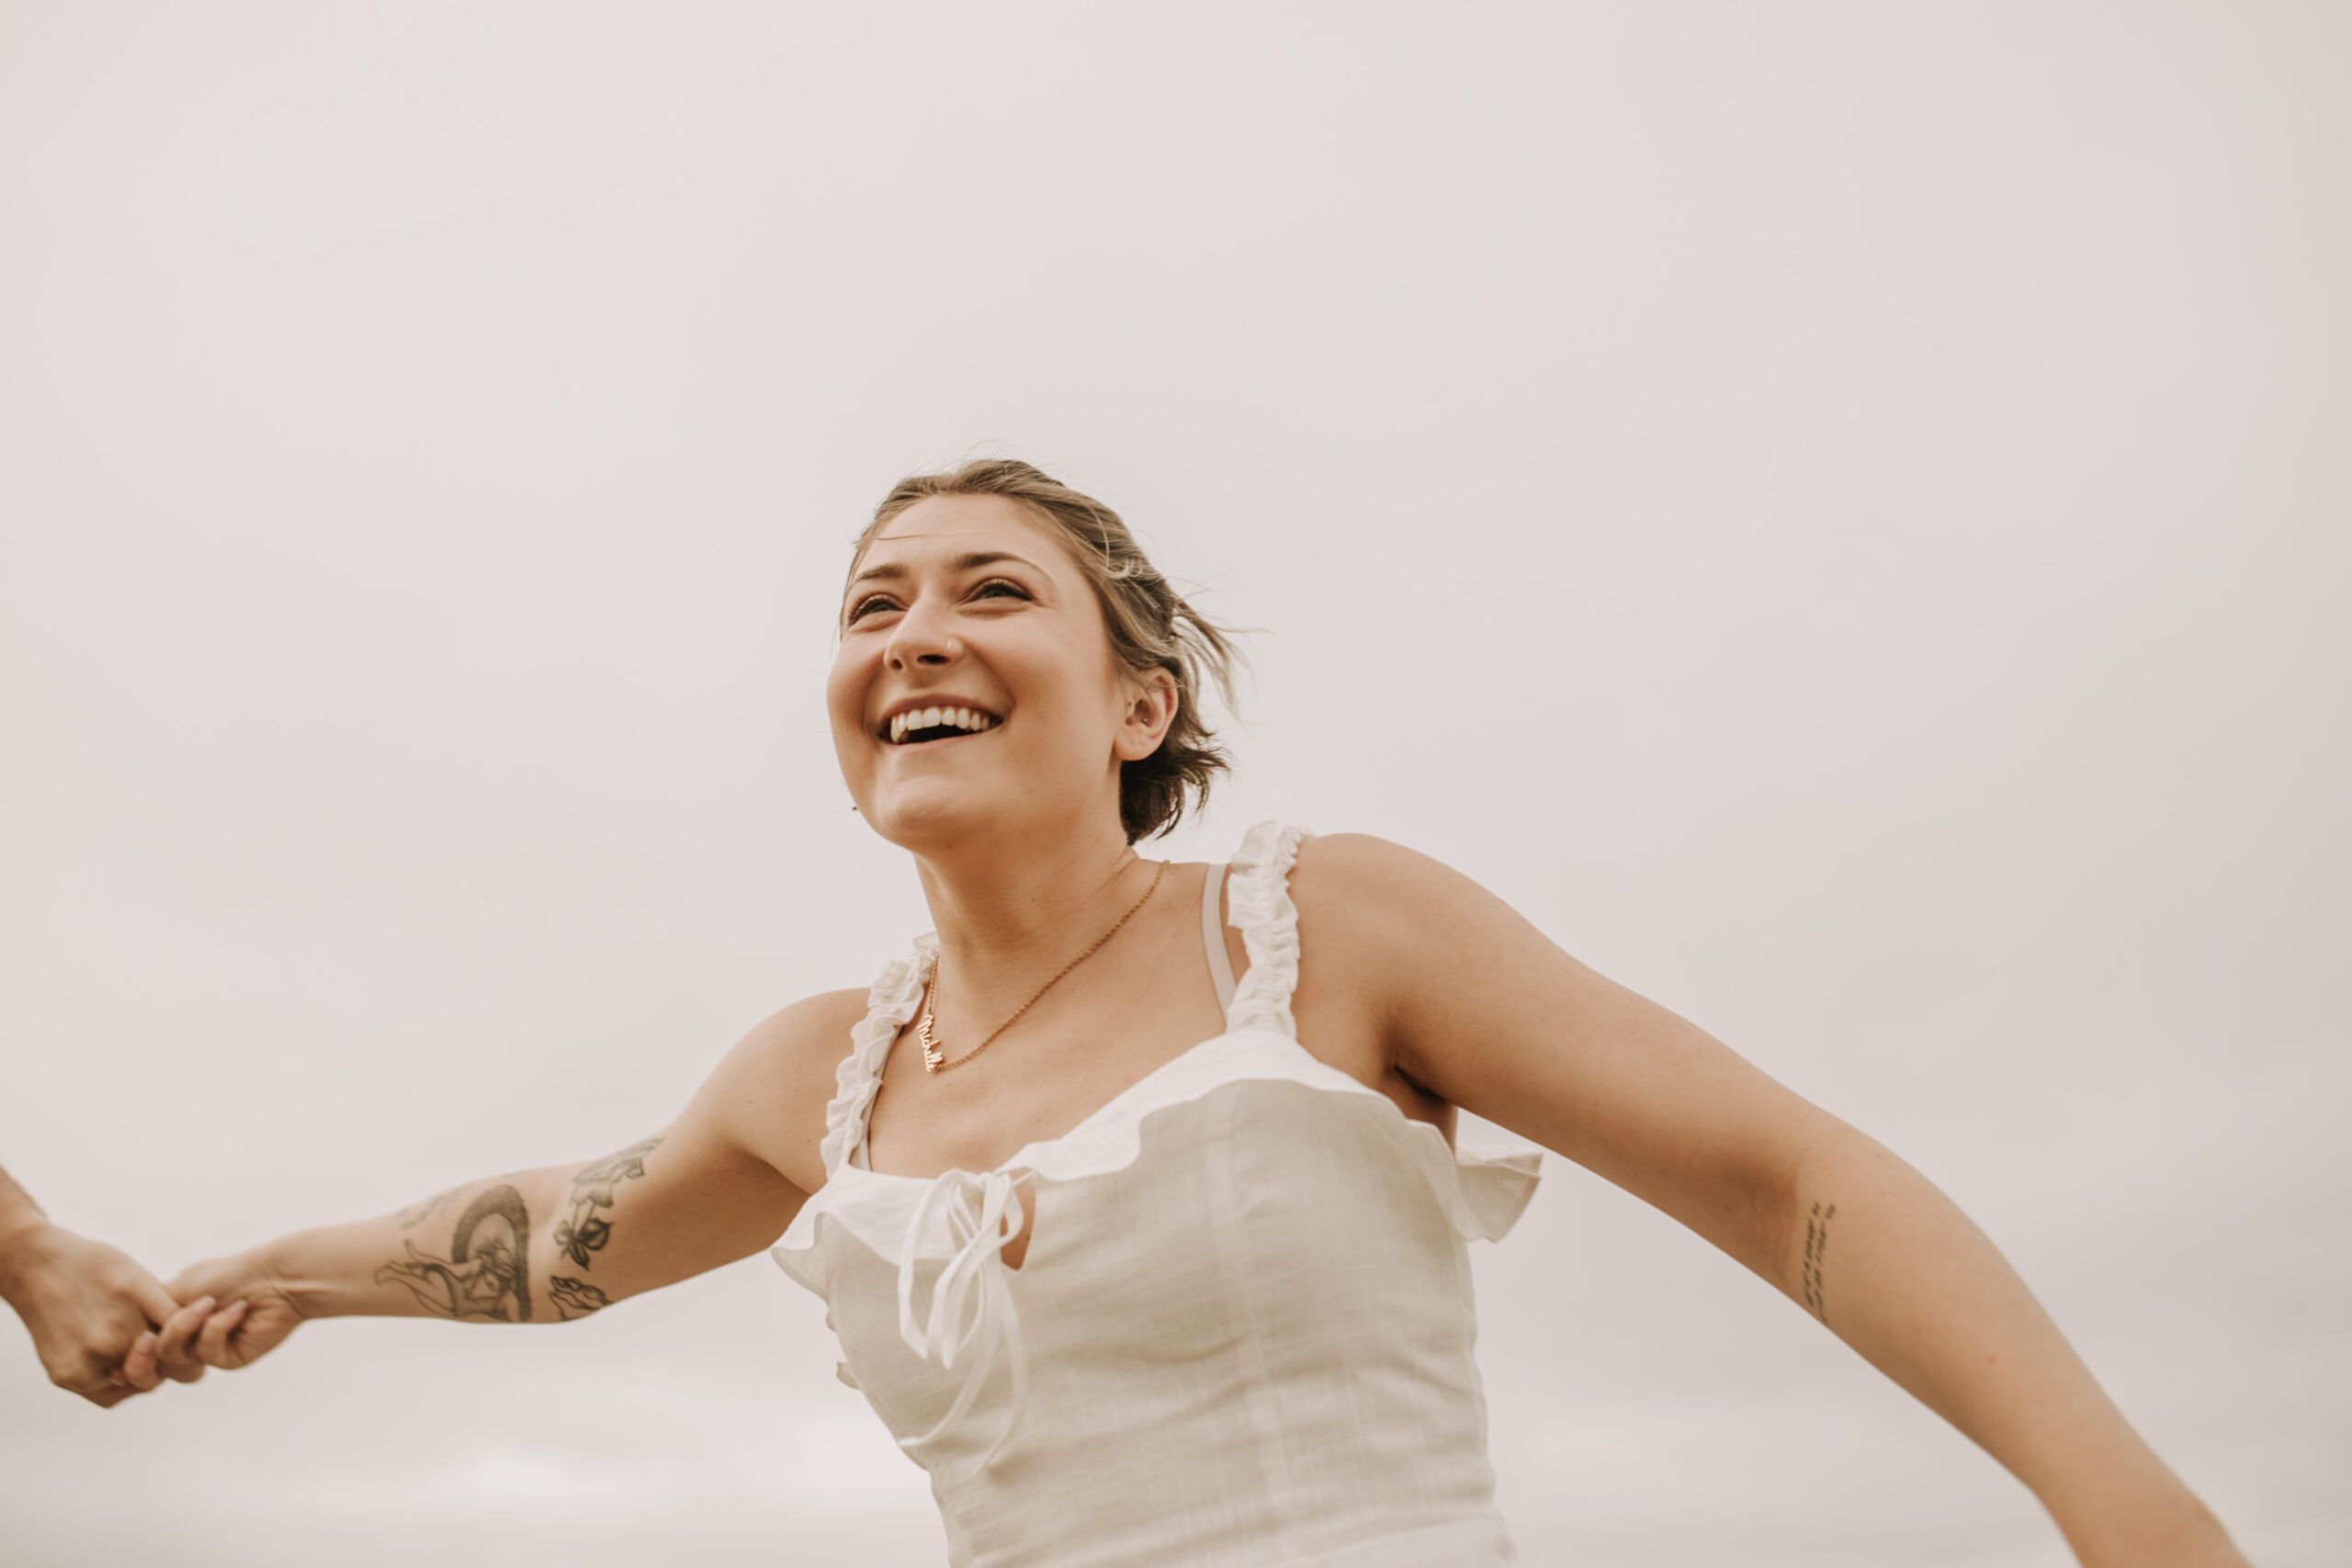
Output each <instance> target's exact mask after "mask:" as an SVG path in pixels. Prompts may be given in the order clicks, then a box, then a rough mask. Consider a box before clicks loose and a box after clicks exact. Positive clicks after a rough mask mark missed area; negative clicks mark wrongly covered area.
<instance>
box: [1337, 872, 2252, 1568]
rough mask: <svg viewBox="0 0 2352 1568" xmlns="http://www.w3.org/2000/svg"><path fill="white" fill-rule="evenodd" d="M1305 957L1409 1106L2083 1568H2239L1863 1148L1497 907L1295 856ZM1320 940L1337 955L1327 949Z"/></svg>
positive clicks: (2058, 1344)
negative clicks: (1942, 1449) (1502, 1133)
mask: <svg viewBox="0 0 2352 1568" xmlns="http://www.w3.org/2000/svg"><path fill="white" fill-rule="evenodd" d="M1299 872H1300V875H1299V878H1298V882H1299V893H1298V903H1299V908H1300V918H1301V921H1302V925H1303V926H1305V925H1307V924H1309V923H1310V922H1319V926H1317V929H1315V930H1310V931H1307V932H1306V950H1307V951H1308V952H1310V953H1317V952H1322V953H1329V952H1331V951H1332V950H1333V948H1334V947H1335V946H1336V947H1337V948H1338V949H1339V950H1340V953H1342V954H1343V957H1342V958H1341V960H1340V962H1341V963H1342V964H1344V965H1346V966H1347V968H1348V973H1347V974H1346V975H1344V976H1338V977H1337V980H1338V982H1339V983H1340V984H1342V985H1348V986H1353V987H1361V993H1362V994H1363V996H1365V997H1367V998H1377V1000H1376V1001H1375V1003H1374V1005H1376V1006H1377V1007H1379V1008H1380V1009H1381V1016H1382V1028H1383V1032H1384V1033H1385V1036H1386V1038H1387V1040H1388V1042H1389V1049H1390V1059H1391V1061H1392V1063H1393V1064H1394V1066H1396V1067H1397V1070H1399V1071H1401V1072H1403V1073H1404V1074H1405V1075H1406V1076H1407V1077H1410V1078H1411V1079H1412V1080H1414V1081H1415V1082H1417V1083H1419V1084H1420V1085H1422V1086H1423V1087H1425V1088H1426V1089H1429V1090H1430V1091H1432V1092H1434V1093H1436V1094H1439V1095H1442V1096H1443V1097H1444V1098H1445V1099H1446V1100H1450V1101H1452V1102H1453V1103H1454V1104H1456V1105H1459V1106H1461V1107H1463V1108H1464V1109H1465V1110H1468V1111H1473V1112H1475V1113H1476V1114H1477V1115H1481V1116H1484V1117H1486V1118H1487V1120H1489V1121H1492V1122H1498V1123H1499V1124H1500V1125H1502V1126H1505V1127H1508V1128H1510V1130H1511V1131H1513V1132H1516V1133H1519V1134H1521V1135H1523V1136H1525V1137H1528V1138H1532V1139H1533V1140H1534V1141H1535V1142H1537V1143H1540V1144H1543V1145H1545V1146H1546V1147H1549V1148H1552V1149H1555V1150H1557V1151H1558V1152H1559V1153H1561V1154H1562V1155H1565V1156H1567V1157H1568V1158H1570V1159H1573V1160H1575V1161H1576V1162H1577V1163H1578V1164H1579V1165H1582V1166H1584V1167H1586V1168H1589V1169H1590V1170H1592V1171H1594V1172H1596V1173H1598V1174H1599V1175H1600V1176H1603V1177H1605V1178H1607V1179H1609V1180H1611V1181H1612V1182H1614V1183H1616V1184H1617V1185H1618V1186H1620V1187H1623V1188H1624V1189H1625V1190H1628V1191H1630V1192H1632V1193H1634V1195H1635V1196H1636V1197H1639V1198H1642V1199H1644V1200H1645V1201H1648V1202H1650V1203H1652V1204H1655V1205H1656V1206H1657V1207H1658V1208H1660V1209H1663V1210H1664V1211H1666V1213H1669V1214H1671V1215H1673V1216H1674V1217H1675V1218H1676V1219H1678V1220H1680V1221H1681V1222H1682V1223H1683V1224H1686V1225H1689V1226H1690V1227H1691V1229H1692V1230H1694V1231H1697V1232H1698V1233H1699V1234H1700V1235H1702V1236H1704V1237H1706V1238H1707V1239H1708V1240H1709V1241H1711V1242H1713V1243H1714V1244H1715V1245H1716V1246H1717V1247H1721V1248H1722V1249H1723V1250H1724V1251H1725V1252H1727V1253H1729V1254H1730V1255H1731V1256H1732V1257H1733V1258H1736V1259H1737V1260H1738V1261H1739V1262H1741V1263H1743V1264H1745V1265H1746V1266H1747V1268H1749V1269H1753V1270H1754V1271H1755V1272H1756V1273H1757V1274H1758V1275H1759V1276H1761V1277H1762V1278H1763V1279H1764V1280H1766V1281H1767V1282H1768V1283H1770V1284H1771V1285H1772V1286H1773V1287H1774V1288H1776V1289H1777V1290H1779V1291H1780V1292H1781V1293H1782V1294H1784V1295H1786V1296H1787V1297H1788V1298H1789V1299H1790V1300H1791V1301H1792V1302H1794V1303H1797V1304H1798V1305H1799V1306H1801V1307H1802V1308H1803V1309H1804V1311H1805V1312H1807V1313H1809V1314H1812V1315H1813V1316H1814V1317H1815V1318H1817V1319H1819V1320H1820V1321H1821V1322H1822V1323H1824V1324H1826V1325H1827V1326H1828V1328H1829V1329H1830V1331H1831V1332H1832V1333H1834V1334H1836V1335H1838V1337H1840V1338H1842V1339H1844V1340H1845V1341H1846V1343H1847V1344H1849V1346H1851V1347H1852V1348H1854V1349H1855V1350H1857V1351H1859V1352H1860V1354H1861V1355H1862V1356H1863V1357H1864V1358H1865V1359H1868V1360H1869V1361H1870V1362H1871V1364H1872V1365H1873V1366H1875V1367H1877V1368H1878V1369H1879V1370H1880V1371H1883V1372H1884V1373H1886V1375H1887V1376H1888V1377H1890V1378H1892V1379H1894V1381H1895V1382H1897V1383H1899V1384H1901V1385H1902V1386H1903V1387H1904V1388H1905V1389H1906V1390H1908V1391H1909V1392H1910V1393H1913V1394H1914V1395H1916V1396H1917V1398H1919V1399H1920V1400H1921V1401H1922V1402H1924V1403H1925V1404H1928V1406H1929V1407H1930V1408H1931V1409H1933V1410H1935V1411H1936V1412H1937V1413H1938V1414H1939V1415H1940V1416H1943V1417H1944V1418H1945V1419H1946V1420H1948V1421H1950V1422H1951V1424H1952V1425H1953V1426H1955V1427H1959V1428H1960V1430H1961V1431H1962V1432H1963V1433H1965V1434H1967V1436H1969V1437H1970V1438H1973V1439H1974V1440H1975V1441H1976V1442H1977V1443H1978V1444H1979V1445H1981V1446H1982V1447H1983V1448H1984V1449H1985V1450H1986V1451H1987V1452H1989V1453H1990V1454H1992V1456H1993V1457H1994V1458H1995V1459H1996V1460H1998V1461H2000V1462H2001V1463H2002V1464H2003V1465H2005V1466H2007V1468H2008V1470H2009V1471H2010V1472H2012V1473H2013V1474H2015V1475H2016V1476H2017V1477H2018V1479H2019V1480H2020V1481H2022V1482H2024V1483H2025V1484H2026V1485H2027V1486H2029V1487H2030V1488H2031V1489H2032V1491H2033V1493H2034V1495H2036V1496H2038V1497H2039V1498H2040V1499H2041V1502H2042V1504H2043V1506H2045V1507H2047V1508H2048V1509H2049V1511H2050V1513H2051V1516H2052V1518H2053V1519H2054V1520H2055V1521H2056V1522H2057V1525H2058V1527H2059V1529H2061V1530H2062V1531H2063V1532H2064V1535H2065V1537H2066V1540H2067V1542H2068V1544H2069V1545H2071V1546H2072V1547H2073V1549H2074V1551H2075V1555H2076V1556H2077V1557H2078V1558H2079V1559H2080V1560H2081V1561H2082V1562H2084V1563H2086V1564H2089V1565H2091V1568H2110V1565H2112V1568H2127V1565H2129V1568H2148V1565H2154V1564H2177V1565H2182V1568H2187V1565H2190V1564H2195V1565H2198V1568H2224V1565H2227V1568H2243V1565H2244V1562H2245V1559H2244V1558H2243V1557H2242V1556H2240V1554H2239V1553H2238V1551H2237V1550H2236V1548H2235V1547H2234V1546H2233V1545H2232V1544H2231V1542H2230V1540H2229V1537H2228V1536H2227V1535H2226V1534H2225V1533H2224V1532H2223V1530H2222V1527H2221V1525H2220V1524H2219V1523H2218V1522H2217V1521H2216V1520H2215V1519H2214V1517H2212V1515H2211V1513H2210V1512H2209V1511H2208V1510H2207V1509H2206V1508H2205V1507H2204V1506H2203V1505H2202V1504H2200V1503H2199V1501H2198V1500H2197V1498H2196V1497H2195V1496H2193V1495H2191V1494H2190V1493H2189V1491H2188V1488H2187V1487H2186V1486H2185V1485H2183V1484H2182V1483H2181V1482H2180V1480H2179V1478H2178V1477H2177V1476H2176V1475H2174V1473H2173V1472H2171V1470H2169V1469H2168V1468H2167V1467H2166V1466H2165V1463H2164V1461H2162V1460H2160V1459H2158V1458H2157V1456H2156V1455H2155V1453H2154V1451H2153V1450H2151V1449H2150V1448H2149V1447H2148V1445H2147V1444H2146V1443H2145V1442H2144V1441H2143V1440H2142V1439H2141V1438H2140V1436H2139V1434H2138V1433H2136V1432H2134V1431H2133V1430H2132V1429H2131V1426H2130V1425H2129V1424H2128V1423H2127V1422H2126V1421H2125V1420H2124V1418H2123V1416H2122V1415H2121V1414H2120V1412H2119V1411H2118V1410H2117V1409H2116V1407H2115V1405H2114V1404H2113V1402H2112V1401H2110V1400H2109V1398H2108V1396H2107V1394H2106V1393H2105V1392H2104V1391H2103V1390H2101V1389H2100V1387H2099V1386H2098V1382H2096V1381H2094V1380H2093V1378H2092V1376H2091V1374H2090V1372H2089V1371H2088V1370H2087V1369H2086V1367H2085V1366H2084V1365H2083V1363H2082V1360H2081V1359H2080V1358H2079V1357H2077V1356H2076V1355H2075V1352H2074V1350H2073V1348H2071V1347H2070V1346H2068V1344H2067V1343H2066V1341H2065V1339H2064V1337H2062V1336H2061V1335H2060V1334H2059V1332H2058V1329H2057V1327H2056V1325H2053V1324H2052V1322H2051V1319H2050V1317H2049V1314H2046V1313H2045V1312H2043V1310H2042V1309H2041V1304H2040V1303H2037V1302H2036V1301H2035V1300H2034V1297H2033V1294H2032V1292H2030V1291H2029V1290H2028V1289H2027V1288H2026V1286H2025V1283H2024V1281H2023V1280H2020V1279H2018V1275H2017V1273H2016V1272H2015V1271H2014V1270H2013V1269H2011V1268H2010V1267H2009V1265H2008V1264H2007V1261H2006V1260H2005V1259H2004V1258H2002V1257H2001V1255H2000V1253H1999V1252H1997V1251H1996V1250H1995V1248H1994V1247H1993V1244H1992V1243H1991V1242H1990V1241H1988V1240H1987V1239H1986V1238H1985V1235H1984V1233H1983V1232H1982V1231H1980V1230H1978V1229H1977V1228H1976V1226H1975V1225H1973V1224H1971V1223H1970V1222H1969V1220H1968V1218H1967V1216H1966V1215H1964V1214H1962V1213H1961V1212H1960V1209H1959V1208H1958V1206H1956V1205H1955V1204H1954V1203H1953V1202H1952V1201H1951V1200H1950V1199H1949V1198H1947V1197H1945V1196H1944V1194H1943V1193H1942V1192H1940V1191H1939V1190H1937V1189H1936V1187H1935V1186H1934V1185H1933V1184H1932V1183H1930V1182H1929V1181H1928V1179H1926V1178H1925V1177H1923V1176H1921V1175H1920V1174H1919V1173H1918V1172H1917V1171H1916V1170H1914V1169H1912V1168H1911V1167H1909V1166H1908V1165H1905V1163H1904V1162H1903V1161H1902V1160H1900V1159H1898V1158H1896V1157H1895V1156H1894V1155H1893V1154H1891V1153H1889V1152H1888V1151H1887V1150H1886V1149H1885V1148H1883V1147H1882V1146H1881V1145H1878V1144H1877V1143H1875V1142H1873V1141H1872V1140H1871V1139H1870V1138H1868V1137H1866V1136H1864V1135H1863V1134H1860V1133H1859V1132H1857V1131H1856V1130H1855V1129H1853V1128H1852V1127H1849V1126H1848V1125H1847V1124H1846V1123H1845V1122H1841V1121H1839V1120H1838V1118H1836V1117H1835V1116H1832V1115H1830V1114H1829V1113H1828V1112H1826V1111H1822V1110H1821V1109H1819V1108H1818V1107H1816V1106H1815V1105H1812V1104H1810V1103H1808V1102H1807V1101H1805V1100H1803V1099H1801V1098H1799V1097H1798V1096H1797V1095H1795V1094H1793V1093H1792V1092H1790V1091H1789V1090H1788V1089H1783V1088H1782V1087H1781V1085H1779V1084H1778V1083H1775V1082H1774V1081H1773V1080H1772V1079H1770V1077H1766V1076H1765V1075H1764V1074H1763V1073H1761V1072H1759V1071H1758V1070H1757V1069H1756V1068H1755V1067H1753V1066H1750V1065H1749V1064H1748V1063H1747V1062H1746V1061H1744V1060H1742V1059H1741V1058H1740V1057H1739V1056H1737V1055H1735V1054H1734V1053H1733V1052H1731V1051H1730V1050H1729V1049H1727V1048H1726V1047H1725V1046H1724V1045H1723V1044H1722V1043H1720V1042H1718V1041H1716V1040H1715V1039H1714V1038H1713V1037H1712V1036H1710V1035H1709V1034H1708V1033H1707V1032H1705V1031H1703V1030H1702V1029H1700V1028H1698V1027H1697V1026H1696V1025H1694V1024H1692V1023H1691V1022H1689V1021H1686V1020H1684V1019H1681V1018H1679V1017H1678V1016H1676V1015H1675V1014H1674V1013H1672V1012H1669V1011H1668V1010H1666V1009H1665V1008H1662V1007H1660V1006H1658V1005H1657V1004H1656V1003H1655V1002H1651V1001H1647V1000H1645V999H1644V998H1641V997H1639V996H1636V995H1635V994H1634V993H1633V992H1631V991H1629V990H1627V989H1625V988H1624V987H1622V986H1618V985H1616V984H1614V983H1612V982H1611V981H1610V980H1608V979H1606V978H1604V977H1603V976H1600V975H1598V974H1596V973H1594V972H1593V971H1592V970H1590V969H1589V968H1587V967H1586V966H1585V965H1583V964H1579V963H1577V961H1576V960H1575V959H1573V958H1571V957H1570V956H1568V954H1566V953H1563V952H1562V951H1561V950H1560V949H1559V948H1558V947H1556V946H1555V945H1554V944H1553V943H1552V942H1550V941H1549V940H1547V939H1546V938H1545V937H1544V934H1543V933H1542V932H1541V931H1537V930H1536V929H1535V928H1534V927H1533V926H1532V925H1530V924H1528V922H1527V921H1525V920H1524V919H1521V918H1520V917H1519V916H1518V915H1517V914H1515V913H1513V912H1512V911H1511V910H1510V908H1508V907H1507V906H1505V905H1504V904H1503V903H1502V902H1501V901H1500V900H1499V899H1498V898H1496V897H1494V896H1493V895H1492V894H1489V893H1487V891H1486V890H1485V889H1484V888H1481V887H1479V886H1477V885H1476V884H1475V883H1473V882H1471V881H1470V880H1469V879H1467V878H1465V877H1464V876H1461V875H1459V874H1456V873H1454V872H1453V871H1450V870H1448V869H1447V868H1446V867H1444V866H1442V865H1440V864H1439V863H1436V862H1434V861H1430V860H1428V859H1426V858H1424V857H1422V856H1419V855H1417V854H1414V853H1412V852H1410V851H1408V850H1402V849H1399V848H1397V846H1395V845H1393V844H1386V843H1383V842H1381V841H1380V840H1373V839H1364V838H1360V837H1347V838H1334V839H1329V840H1313V841H1310V842H1309V843H1308V845H1307V846H1306V850H1305V851H1304V852H1303V853H1302V855H1301V857H1300V864H1299ZM1334 939H1336V940H1334Z"/></svg>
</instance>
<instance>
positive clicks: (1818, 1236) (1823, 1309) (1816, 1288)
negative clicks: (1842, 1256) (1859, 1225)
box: [1804, 1203, 1838, 1324]
mask: <svg viewBox="0 0 2352 1568" xmlns="http://www.w3.org/2000/svg"><path fill="white" fill-rule="evenodd" d="M1837 1217H1838V1205H1837V1204H1835V1203H1830V1204H1827V1205H1826V1206H1825V1205H1823V1204H1820V1203H1815V1205H1814V1206H1813V1213H1811V1214H1810V1215H1809V1216H1807V1217H1806V1219H1805V1222H1804V1304H1805V1308H1806V1310H1807V1311H1809V1312H1811V1313H1812V1314H1813V1315H1814V1316H1815V1317H1817V1318H1819V1319H1821V1321H1822V1322H1823V1323H1825V1324H1826V1323H1827V1322H1828V1321H1829V1308H1828V1304H1827V1302H1826V1299H1825V1297H1824V1295H1823V1293H1822V1281H1823V1274H1822V1270H1823V1268H1824V1266H1825V1265H1826V1262H1827V1260H1828V1255H1829V1222H1830V1221H1832V1220H1834V1219H1836V1218H1837Z"/></svg>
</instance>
